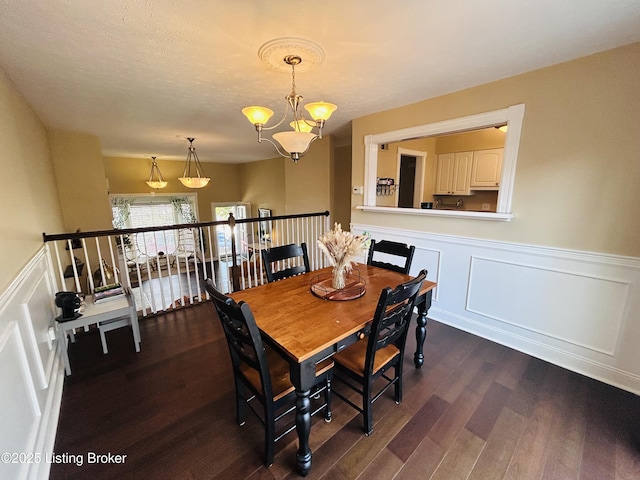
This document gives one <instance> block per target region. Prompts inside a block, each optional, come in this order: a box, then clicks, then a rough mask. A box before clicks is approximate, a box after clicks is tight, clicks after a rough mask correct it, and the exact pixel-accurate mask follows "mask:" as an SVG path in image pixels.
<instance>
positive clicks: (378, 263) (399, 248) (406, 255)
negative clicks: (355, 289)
mask: <svg viewBox="0 0 640 480" xmlns="http://www.w3.org/2000/svg"><path fill="white" fill-rule="evenodd" d="M415 250H416V247H414V246H413V245H407V244H405V243H399V242H392V241H389V240H380V241H379V242H376V241H375V240H373V239H372V240H371V246H370V247H369V256H368V258H367V264H368V265H373V266H375V267H381V268H386V269H387V270H393V271H394V272H400V273H404V274H405V275H408V274H409V270H410V269H411V262H412V260H413V253H414V252H415ZM376 253H378V254H385V255H387V256H388V255H392V256H393V258H389V257H386V258H385V260H392V259H393V260H394V261H397V262H398V263H389V262H387V261H382V260H376V259H374V256H375V257H376V258H380V255H375V254H376ZM396 257H397V258H396Z"/></svg>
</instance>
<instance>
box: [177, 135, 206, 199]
mask: <svg viewBox="0 0 640 480" xmlns="http://www.w3.org/2000/svg"><path fill="white" fill-rule="evenodd" d="M187 140H189V153H188V154H187V163H186V164H185V166H184V172H183V173H182V177H180V178H179V179H178V180H180V182H181V183H182V184H183V185H184V186H185V187H187V188H202V187H205V186H206V185H207V183H209V180H211V179H210V178H209V177H207V176H206V175H205V174H204V170H203V168H202V165H201V164H200V160H199V159H198V154H197V153H196V147H194V146H193V141H194V140H195V138H187ZM192 169H193V170H194V174H195V175H192V174H191V171H192Z"/></svg>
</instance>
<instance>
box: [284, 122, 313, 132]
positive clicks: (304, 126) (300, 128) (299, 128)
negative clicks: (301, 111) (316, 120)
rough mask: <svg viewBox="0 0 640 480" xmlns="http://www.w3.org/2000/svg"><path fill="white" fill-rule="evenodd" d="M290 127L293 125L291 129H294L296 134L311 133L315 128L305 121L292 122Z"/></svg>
mask: <svg viewBox="0 0 640 480" xmlns="http://www.w3.org/2000/svg"><path fill="white" fill-rule="evenodd" d="M289 125H291V128H293V129H294V130H295V131H296V132H304V133H309V132H310V131H311V130H312V129H313V127H312V126H311V125H309V124H308V123H307V122H305V121H304V120H298V121H297V122H291V123H290V124H289Z"/></svg>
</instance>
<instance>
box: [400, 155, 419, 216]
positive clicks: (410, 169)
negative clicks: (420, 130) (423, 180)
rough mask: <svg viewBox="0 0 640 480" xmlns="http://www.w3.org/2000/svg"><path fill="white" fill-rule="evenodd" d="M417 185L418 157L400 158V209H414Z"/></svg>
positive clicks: (402, 156)
mask: <svg viewBox="0 0 640 480" xmlns="http://www.w3.org/2000/svg"><path fill="white" fill-rule="evenodd" d="M415 185H416V157H412V156H409V155H401V156H400V187H399V190H398V207H400V208H412V207H413V195H414V192H415Z"/></svg>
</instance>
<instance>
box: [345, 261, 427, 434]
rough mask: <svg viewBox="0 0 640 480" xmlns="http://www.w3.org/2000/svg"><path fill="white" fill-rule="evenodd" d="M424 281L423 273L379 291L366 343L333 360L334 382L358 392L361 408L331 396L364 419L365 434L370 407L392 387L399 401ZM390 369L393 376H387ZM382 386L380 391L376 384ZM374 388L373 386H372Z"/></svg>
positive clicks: (370, 425)
mask: <svg viewBox="0 0 640 480" xmlns="http://www.w3.org/2000/svg"><path fill="white" fill-rule="evenodd" d="M426 277H427V271H426V270H422V271H421V272H420V274H419V275H418V276H417V277H415V278H414V279H412V280H410V281H408V282H406V283H403V284H400V285H398V286H397V287H396V288H394V289H393V290H392V289H391V288H390V287H387V288H385V289H384V290H382V293H381V294H380V299H379V300H378V305H377V307H376V311H375V315H374V317H373V322H372V325H371V332H370V333H369V337H368V340H366V341H364V340H363V341H360V342H356V343H354V344H352V345H350V346H349V347H347V348H345V349H344V350H342V351H341V352H339V353H337V354H335V355H334V356H333V360H334V362H335V375H334V378H335V379H336V380H340V383H341V384H344V385H346V386H348V387H349V388H351V389H353V390H355V391H356V392H358V393H359V394H360V395H361V397H362V403H361V406H359V405H356V404H355V403H353V402H352V401H351V400H349V399H348V398H347V397H345V396H344V395H342V394H341V393H340V392H339V391H337V390H336V389H335V388H334V390H333V393H334V394H335V395H336V396H337V397H338V398H340V399H342V400H344V401H345V402H347V403H348V404H349V405H351V406H352V407H353V408H355V409H356V410H358V411H359V412H360V413H362V415H363V420H364V425H363V428H364V433H365V435H367V436H369V435H370V434H371V432H372V431H373V412H372V409H373V403H374V402H375V401H376V400H377V399H378V398H380V396H381V395H382V394H383V393H384V392H386V391H387V390H388V389H389V388H390V387H391V386H392V385H393V386H395V391H394V400H395V402H396V403H400V402H401V401H402V364H403V363H404V362H403V358H404V348H405V344H406V340H407V331H408V326H409V323H410V322H411V314H412V312H413V307H414V304H415V301H416V297H417V296H418V293H419V291H420V287H421V286H422V282H423V281H424V280H425V278H426ZM390 369H393V375H392V376H390V375H389V374H388V373H387V372H389V371H390ZM380 379H381V382H378V383H384V386H382V388H380V390H378V392H377V393H375V394H374V393H373V391H374V386H375V388H379V385H378V383H376V382H377V381H378V380H380ZM374 384H375V385H374Z"/></svg>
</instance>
